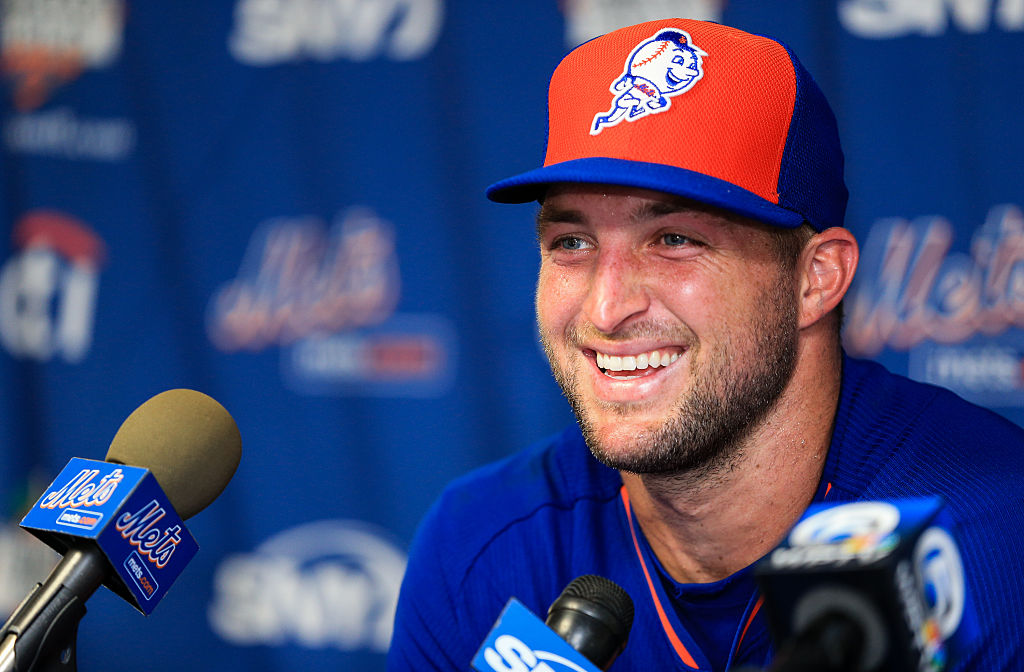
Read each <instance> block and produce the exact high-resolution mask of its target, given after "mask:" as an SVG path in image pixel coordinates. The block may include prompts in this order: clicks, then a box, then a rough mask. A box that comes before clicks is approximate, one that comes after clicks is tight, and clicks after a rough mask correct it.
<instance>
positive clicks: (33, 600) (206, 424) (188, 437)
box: [0, 389, 242, 672]
mask: <svg viewBox="0 0 1024 672" xmlns="http://www.w3.org/2000/svg"><path fill="white" fill-rule="evenodd" d="M241 450H242V442H241V436H240V434H239V431H238V426H237V425H236V424H235V421H234V419H232V417H231V415H230V414H229V413H228V412H227V410H225V409H224V407H223V406H221V405H220V404H219V403H217V402H216V401H215V400H214V399H212V398H210V397H208V396H207V395H205V394H202V393H201V392H196V391H194V390H186V389H178V390H168V391H166V392H162V393H160V394H158V395H156V396H155V397H153V398H151V399H149V400H148V401H146V402H145V403H143V404H142V405H141V406H139V407H138V408H137V409H135V411H133V412H132V414H131V415H129V416H128V418H127V419H126V420H125V421H124V423H123V424H122V425H121V427H120V429H119V430H118V432H117V434H116V435H115V436H114V439H113V441H112V442H111V444H110V448H109V450H108V451H107V455H106V458H105V462H108V463H111V464H118V465H128V467H127V468H129V469H130V468H132V467H142V468H145V469H148V470H149V471H150V473H151V474H152V477H153V478H155V479H156V482H157V483H158V484H159V485H158V486H157V487H156V489H157V490H158V491H159V490H162V492H161V493H159V497H166V499H167V500H169V502H170V505H171V506H172V507H173V509H174V511H175V512H176V513H177V514H178V515H179V516H180V517H181V518H182V519H185V518H189V517H191V516H193V515H195V514H196V513H198V512H199V511H201V510H203V509H204V508H206V506H207V505H209V504H210V503H211V502H212V501H213V500H214V499H216V498H217V497H218V496H219V495H220V493H221V492H222V491H223V490H224V488H225V487H226V486H227V484H228V481H230V480H231V477H232V476H233V475H234V473H235V470H236V468H237V467H238V464H239V461H240V460H241ZM72 462H75V460H72ZM93 464H99V465H102V464H103V463H96V462H93ZM90 473H92V476H90V475H89V474H90ZM95 475H98V474H97V473H94V472H89V471H88V470H83V473H82V474H80V476H81V477H76V480H74V481H72V482H71V483H69V484H67V485H65V486H64V489H63V490H61V491H59V492H57V493H54V494H52V495H49V498H48V499H46V498H45V497H44V498H41V499H40V503H41V504H45V505H46V506H47V507H48V508H50V509H58V508H59V509H60V519H61V520H62V521H63V522H62V524H64V525H68V526H70V527H75V526H81V527H83V528H85V527H87V526H88V525H89V524H92V525H94V526H95V525H96V524H98V521H99V515H100V514H97V513H94V512H93V510H91V509H88V508H86V507H89V506H90V505H94V504H97V503H99V504H102V503H103V499H104V497H106V498H108V499H109V497H110V496H111V495H112V494H113V493H114V490H116V489H117V486H118V485H119V483H120V480H121V479H124V474H122V473H121V472H120V471H119V470H117V469H116V468H115V469H114V471H113V472H112V473H111V474H108V475H107V476H105V477H104V478H103V479H100V481H99V482H97V483H93V482H91V480H90V479H91V478H92V477H93V476H95ZM147 478H148V477H147ZM140 491H141V490H140ZM147 494H148V493H147ZM57 495H60V497H58V496H57ZM44 499H46V501H45V502H44ZM126 501H127V500H126ZM159 501H160V500H159V498H157V499H154V501H153V505H154V506H153V507H152V508H151V509H149V510H146V511H145V513H146V518H142V517H141V514H142V512H139V513H136V514H132V516H131V517H130V516H128V515H125V516H123V517H122V518H121V519H119V520H118V521H117V522H118V523H119V524H121V523H122V521H123V526H124V527H123V530H124V531H123V532H122V534H123V535H124V537H125V539H126V540H128V541H129V543H131V544H133V545H134V546H133V548H135V549H137V550H136V551H135V552H134V553H133V555H134V556H135V557H133V558H129V559H127V560H126V561H125V562H126V566H127V567H129V568H130V569H131V570H132V571H136V572H138V575H139V580H140V581H141V585H143V586H145V587H149V588H153V586H152V581H150V580H149V579H148V578H147V577H149V576H151V575H152V573H151V572H150V571H148V570H146V568H145V567H144V565H145V564H146V562H145V561H144V560H141V558H143V557H145V558H147V559H149V560H150V562H155V563H157V566H160V567H162V566H163V565H161V564H160V563H161V562H164V563H166V560H167V558H169V557H170V555H171V554H172V553H173V552H174V551H175V550H176V544H177V543H179V542H180V536H181V529H180V528H170V529H168V530H167V531H166V532H164V534H163V536H160V533H159V530H158V529H157V528H155V522H156V521H158V520H160V518H162V517H164V516H165V515H166V511H165V509H162V508H159V507H158V506H157V505H158V503H159ZM76 507H77V508H76ZM119 513H121V512H120V511H117V512H115V513H114V515H113V516H111V520H114V519H115V518H117V514H119ZM26 518H28V516H26ZM147 521H149V522H147ZM23 527H26V529H29V531H30V532H33V533H34V534H37V536H40V538H42V539H43V540H44V541H45V542H46V543H48V544H49V545H50V546H52V547H53V548H54V549H56V550H57V551H58V552H60V553H62V554H63V555H64V558H63V559H62V560H61V561H60V562H59V563H58V564H57V566H56V567H55V568H54V569H53V571H52V572H51V573H50V575H49V576H48V577H47V579H46V580H45V581H44V582H42V583H37V584H36V585H35V587H34V588H33V589H32V591H31V592H30V593H29V594H28V596H26V598H25V599H24V600H23V601H22V602H21V604H20V605H19V606H18V607H17V609H15V611H14V613H13V614H12V615H11V617H10V618H9V619H8V620H7V622H6V623H4V625H3V628H2V629H0V672H15V671H16V672H27V671H28V670H36V669H41V670H64V671H67V672H72V671H73V670H75V669H76V660H75V637H76V635H77V631H78V623H79V621H80V620H81V618H82V616H84V615H85V611H86V610H85V601H86V600H88V599H89V597H91V596H92V594H93V593H94V592H95V591H96V589H97V588H99V586H100V585H101V584H104V583H106V585H107V586H108V587H109V588H111V589H112V590H114V592H116V593H117V594H118V595H120V596H121V597H123V598H125V599H126V600H128V601H129V602H132V603H133V604H136V603H135V598H133V597H132V595H131V593H130V591H129V590H127V589H126V588H125V586H124V585H123V584H122V583H121V579H119V578H117V576H116V573H115V572H114V568H113V567H112V566H111V564H110V561H109V560H108V558H107V556H106V555H105V554H104V551H103V549H102V548H101V544H100V543H98V542H97V541H89V540H88V539H83V538H82V536H81V535H76V534H73V533H72V531H69V532H68V533H67V534H61V533H60V532H57V531H54V530H52V529H48V530H47V531H46V532H45V533H41V532H39V531H37V530H35V529H31V528H29V527H28V526H26V525H24V524H23ZM118 529H119V530H120V529H122V528H118ZM154 535H155V536H154ZM163 588H164V590H166V586H164V587H163ZM160 596H162V593H160ZM136 606H138V604H136ZM145 613H148V612H145Z"/></svg>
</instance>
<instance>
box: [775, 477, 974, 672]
mask: <svg viewBox="0 0 1024 672" xmlns="http://www.w3.org/2000/svg"><path fill="white" fill-rule="evenodd" d="M951 530H952V524H951V520H950V519H949V517H948V514H947V513H946V511H945V509H944V508H943V503H942V501H941V500H940V499H939V498H934V497H933V498H918V499H901V500H892V501H889V502H880V501H875V502H853V503H845V504H838V505H836V504H819V505H815V506H812V507H810V508H809V509H808V510H807V513H805V515H804V516H803V517H802V518H801V520H800V521H799V522H798V523H797V524H796V526H795V527H794V528H793V530H792V531H791V532H790V533H789V536H788V537H787V538H786V539H785V540H784V541H783V542H782V544H780V546H779V547H778V548H776V549H775V550H774V551H772V552H771V553H770V554H768V555H767V556H765V558H764V559H763V560H762V561H761V562H760V563H759V564H758V566H757V568H756V569H755V573H756V575H757V578H758V582H759V584H760V586H761V591H762V593H763V594H764V597H765V610H766V613H767V615H768V621H769V625H770V627H771V630H772V633H773V636H774V638H775V641H776V642H780V643H781V645H780V647H779V652H778V655H777V656H776V657H775V660H774V662H773V664H772V667H771V668H770V669H771V670H772V671H773V672H797V671H800V670H815V672H876V671H878V670H887V671H891V672H911V671H917V670H930V671H935V672H938V671H939V670H944V669H947V668H948V667H949V666H950V665H952V663H953V662H954V661H956V660H957V659H958V658H959V657H960V656H961V655H962V654H963V652H964V651H965V650H966V649H967V648H968V647H969V646H970V644H971V643H972V642H973V640H974V639H975V638H976V637H977V636H978V632H979V629H978V625H977V619H976V617H975V615H974V613H973V601H972V599H971V597H970V595H969V594H968V593H967V590H966V580H965V577H964V570H963V563H962V560H961V556H960V552H959V550H958V548H957V545H956V542H955V541H954V540H953V536H952V533H951Z"/></svg>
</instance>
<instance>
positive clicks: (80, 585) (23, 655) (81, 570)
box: [0, 548, 108, 672]
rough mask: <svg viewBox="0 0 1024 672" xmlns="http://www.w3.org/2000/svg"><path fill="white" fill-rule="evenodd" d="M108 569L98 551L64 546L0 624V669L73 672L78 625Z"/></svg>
mask: <svg viewBox="0 0 1024 672" xmlns="http://www.w3.org/2000/svg"><path fill="white" fill-rule="evenodd" d="M107 571H108V568H107V564H106V561H105V559H104V558H103V554H102V553H100V552H99V551H98V550H96V549H93V548H85V549H83V548H72V549H69V550H68V552H67V554H66V555H65V556H64V559H62V560H61V561H60V562H59V563H58V564H57V566H56V567H54V568H53V571H51V572H50V576H49V577H47V579H46V581H45V582H43V583H37V584H36V585H35V587H33V588H32V591H31V592H30V593H29V594H28V596H26V597H25V599H24V600H22V602H21V604H20V605H18V608H17V609H15V610H14V613H13V614H12V615H11V617H10V618H9V619H7V622H6V623H4V625H3V628H2V629H0V672H34V671H39V672H77V669H78V668H77V658H76V647H77V637H78V624H79V622H80V621H81V620H82V617H83V616H85V601H86V600H87V599H89V597H90V596H91V595H92V594H93V593H94V592H95V591H96V589H97V588H99V586H100V584H102V583H103V580H104V579H105V578H106V575H107Z"/></svg>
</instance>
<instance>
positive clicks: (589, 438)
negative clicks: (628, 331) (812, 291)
mask: <svg viewBox="0 0 1024 672" xmlns="http://www.w3.org/2000/svg"><path fill="white" fill-rule="evenodd" d="M788 291H789V288H788V285H787V284H786V283H780V285H777V286H776V287H775V288H772V289H768V290H766V291H765V292H764V293H763V295H762V297H761V301H760V302H758V303H756V304H755V305H758V306H759V307H760V311H759V312H758V313H757V314H756V315H754V316H752V318H751V320H750V321H749V323H748V325H747V331H746V334H745V335H742V336H741V338H750V339H752V340H751V342H750V344H749V345H748V346H747V348H746V352H741V351H740V348H742V344H737V343H734V342H733V341H731V340H730V341H727V342H725V343H722V344H720V347H719V349H718V350H717V351H715V352H713V353H712V355H711V357H710V359H708V360H707V362H706V363H698V362H692V363H691V365H690V373H691V380H692V383H691V387H690V390H689V391H688V392H687V394H686V395H685V396H684V397H683V398H682V399H681V400H680V401H679V403H678V405H677V406H676V409H675V411H674V412H673V413H672V414H670V415H669V417H667V418H666V419H665V421H664V422H662V423H661V425H659V426H656V427H653V428H649V429H645V430H640V431H637V432H636V433H635V434H634V435H633V436H632V437H630V439H629V440H628V441H627V442H626V443H625V444H620V445H618V446H616V447H614V449H613V447H612V446H608V445H605V443H604V441H603V437H602V436H601V435H600V433H599V431H598V430H597V429H596V428H595V426H594V423H593V422H592V421H591V419H590V413H589V410H588V408H587V404H586V403H584V400H583V397H582V395H581V394H580V392H579V385H578V382H577V380H576V373H575V372H574V371H572V370H567V369H566V368H564V367H562V366H560V365H559V364H558V360H557V358H556V357H555V349H554V347H553V344H552V343H551V342H550V339H548V338H547V337H546V336H545V335H544V334H543V333H542V334H541V342H542V344H543V346H544V350H545V352H546V353H547V356H548V361H549V362H550V363H551V369H552V372H553V373H554V377H555V380H556V381H557V382H558V385H559V386H560V387H561V388H562V393H563V394H564V395H565V397H566V399H568V401H569V404H570V406H571V407H572V409H573V412H574V413H575V414H576V418H577V421H578V422H579V425H580V429H581V431H582V433H583V438H584V439H585V440H586V442H587V446H588V447H589V448H590V451H591V452H592V453H593V454H594V457H596V458H597V459H598V460H599V461H601V462H602V463H604V464H606V465H607V466H609V467H611V468H613V469H617V470H619V471H625V472H630V473H634V474H658V475H670V474H689V475H692V476H694V477H698V478H709V477H712V476H714V475H717V474H722V473H724V472H727V471H729V470H730V469H732V467H733V465H734V464H735V463H736V461H737V460H738V459H739V458H740V456H741V455H742V451H743V445H744V439H745V438H746V437H747V436H748V435H749V434H750V432H751V431H752V430H753V429H754V428H755V427H756V426H757V425H758V424H759V423H760V422H761V421H762V420H763V419H764V417H765V416H766V415H767V413H768V412H769V411H770V410H771V409H772V407H773V406H774V405H775V403H776V402H777V401H778V398H779V396H780V395H781V394H782V391H783V390H784V389H785V387H786V385H787V384H788V383H789V380H790V378H792V375H793V370H794V368H795V366H796V351H797V327H796V323H797V308H796V301H795V298H794V297H793V296H792V295H791V294H789V293H788ZM652 328H653V327H651V326H648V327H647V328H646V330H645V331H648V332H649V331H650V330H651V329H652ZM569 342H572V338H571V337H570V338H569ZM632 406H633V405H632V404H616V405H614V407H613V408H612V410H614V411H615V412H617V413H619V414H620V415H622V416H623V417H628V415H629V413H630V411H631V410H633V409H632Z"/></svg>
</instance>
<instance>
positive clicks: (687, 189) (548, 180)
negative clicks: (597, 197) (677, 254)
mask: <svg viewBox="0 0 1024 672" xmlns="http://www.w3.org/2000/svg"><path fill="white" fill-rule="evenodd" d="M558 182H570V183H580V184H614V185H619V186H624V187H638V188H641V189H653V190H655V191H662V192H665V193H668V194H675V195H676V196H683V197H685V198H692V199H693V200H695V201H699V202H701V203H706V204H708V205H713V206H716V207H719V208H723V209H725V210H729V211H730V212H735V213H736V214H739V215H743V216H744V217H750V218H751V219H756V220H758V221H760V222H764V223H765V224H771V225H773V226H780V227H785V228H796V227H798V226H800V225H801V224H802V223H803V221H804V218H803V216H802V215H800V214H798V213H796V212H793V211H791V210H786V209H785V208H783V207H780V206H778V205H776V204H775V203H772V202H771V201H768V200H765V199H763V198H761V197H760V196H758V195H757V194H755V193H753V192H750V191H747V190H746V189H743V188H741V187H737V186H736V185H735V184H731V183H729V182H726V181H725V180H720V179H718V178H715V177H709V176H708V175H704V174H702V173H696V172H694V171H691V170H686V169H684V168H677V167H675V166H666V165H664V164H660V163H645V162H641V161H628V160H625V159H608V158H585V159H575V160H572V161H564V162H562V163H556V164H553V165H550V166H544V167H543V168H537V169H536V170H531V171H528V172H526V173H522V174H520V175H515V176H513V177H510V178H508V179H505V180H501V181H500V182H496V183H494V184H492V185H491V186H490V187H488V188H487V198H489V199H491V200H492V201H494V202H496V203H528V202H530V201H536V200H540V199H541V198H542V197H543V196H544V192H545V191H546V190H547V187H548V186H550V185H552V184H555V183H558Z"/></svg>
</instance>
